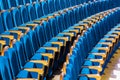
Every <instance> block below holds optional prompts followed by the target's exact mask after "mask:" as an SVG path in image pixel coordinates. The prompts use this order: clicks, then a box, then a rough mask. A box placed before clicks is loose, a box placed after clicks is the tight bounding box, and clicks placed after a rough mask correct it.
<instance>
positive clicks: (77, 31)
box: [69, 29, 79, 34]
mask: <svg viewBox="0 0 120 80" xmlns="http://www.w3.org/2000/svg"><path fill="white" fill-rule="evenodd" d="M69 31H70V32H75V33H76V34H77V33H79V30H75V29H73V30H69Z"/></svg>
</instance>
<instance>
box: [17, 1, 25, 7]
mask: <svg viewBox="0 0 120 80" xmlns="http://www.w3.org/2000/svg"><path fill="white" fill-rule="evenodd" d="M16 4H17V6H20V5H24V2H23V0H16Z"/></svg>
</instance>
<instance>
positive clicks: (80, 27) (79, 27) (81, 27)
mask: <svg viewBox="0 0 120 80" xmlns="http://www.w3.org/2000/svg"><path fill="white" fill-rule="evenodd" d="M74 28H78V29H80V31H82V30H83V29H84V28H83V26H75V27H74Z"/></svg>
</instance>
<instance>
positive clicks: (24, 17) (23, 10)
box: [19, 6, 30, 23]
mask: <svg viewBox="0 0 120 80" xmlns="http://www.w3.org/2000/svg"><path fill="white" fill-rule="evenodd" d="M19 11H20V13H21V18H22V21H23V22H24V23H27V22H29V21H30V18H29V13H28V10H27V8H26V7H25V6H22V7H21V8H20V9H19Z"/></svg>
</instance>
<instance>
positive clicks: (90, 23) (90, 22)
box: [83, 20, 93, 25]
mask: <svg viewBox="0 0 120 80" xmlns="http://www.w3.org/2000/svg"><path fill="white" fill-rule="evenodd" d="M83 22H85V23H89V25H92V24H93V22H92V21H88V20H87V21H83Z"/></svg>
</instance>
